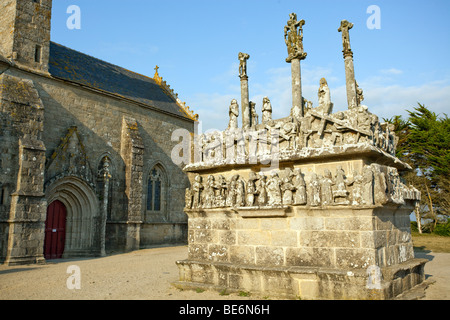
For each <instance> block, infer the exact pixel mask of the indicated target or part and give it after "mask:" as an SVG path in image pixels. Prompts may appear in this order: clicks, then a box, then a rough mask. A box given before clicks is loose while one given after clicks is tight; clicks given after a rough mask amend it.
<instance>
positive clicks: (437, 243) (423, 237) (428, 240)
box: [412, 232, 450, 253]
mask: <svg viewBox="0 0 450 320" xmlns="http://www.w3.org/2000/svg"><path fill="white" fill-rule="evenodd" d="M412 240H413V245H414V250H417V251H432V252H441V253H450V237H443V236H438V235H435V234H430V233H423V234H420V233H418V232H412Z"/></svg>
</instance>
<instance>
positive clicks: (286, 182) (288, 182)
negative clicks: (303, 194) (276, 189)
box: [281, 168, 295, 205]
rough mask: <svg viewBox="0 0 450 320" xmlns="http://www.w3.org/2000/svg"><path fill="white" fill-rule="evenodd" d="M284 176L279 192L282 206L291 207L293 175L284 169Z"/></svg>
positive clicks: (289, 170)
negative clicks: (281, 197)
mask: <svg viewBox="0 0 450 320" xmlns="http://www.w3.org/2000/svg"><path fill="white" fill-rule="evenodd" d="M285 172H286V176H285V177H284V178H283V181H282V185H281V191H282V192H283V204H284V205H291V204H292V202H293V192H294V190H295V189H294V184H293V182H292V178H293V175H294V174H293V173H292V171H291V169H289V168H288V169H286V171H285Z"/></svg>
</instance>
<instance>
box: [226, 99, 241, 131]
mask: <svg viewBox="0 0 450 320" xmlns="http://www.w3.org/2000/svg"><path fill="white" fill-rule="evenodd" d="M229 115H230V122H229V124H228V128H231V129H237V128H238V117H239V104H238V102H237V100H236V99H233V100H231V105H230V111H229Z"/></svg>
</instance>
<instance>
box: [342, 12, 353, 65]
mask: <svg viewBox="0 0 450 320" xmlns="http://www.w3.org/2000/svg"><path fill="white" fill-rule="evenodd" d="M351 28H353V23H350V22H348V21H347V20H342V21H341V26H340V27H339V29H338V31H339V32H342V45H343V47H344V51H343V52H344V56H345V55H346V54H349V53H350V54H351V53H352V48H351V47H350V34H349V32H348V31H349V30H350V29H351Z"/></svg>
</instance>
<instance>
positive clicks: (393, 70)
mask: <svg viewBox="0 0 450 320" xmlns="http://www.w3.org/2000/svg"><path fill="white" fill-rule="evenodd" d="M380 72H381V73H382V74H389V75H399V74H402V73H403V71H402V70H399V69H396V68H390V69H383V70H381V71H380Z"/></svg>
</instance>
